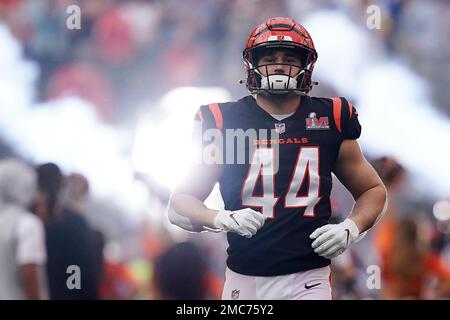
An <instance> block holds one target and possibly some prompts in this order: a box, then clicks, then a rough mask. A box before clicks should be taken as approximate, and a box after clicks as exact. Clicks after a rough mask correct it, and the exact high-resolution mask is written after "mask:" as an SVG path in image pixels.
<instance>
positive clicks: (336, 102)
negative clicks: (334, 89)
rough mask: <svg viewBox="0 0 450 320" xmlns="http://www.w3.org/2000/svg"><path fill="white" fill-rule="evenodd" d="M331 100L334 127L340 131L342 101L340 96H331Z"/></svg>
mask: <svg viewBox="0 0 450 320" xmlns="http://www.w3.org/2000/svg"><path fill="white" fill-rule="evenodd" d="M331 99H332V100H333V118H334V123H336V127H337V129H338V130H339V132H342V130H341V109H342V101H341V99H340V98H337V97H334V98H331Z"/></svg>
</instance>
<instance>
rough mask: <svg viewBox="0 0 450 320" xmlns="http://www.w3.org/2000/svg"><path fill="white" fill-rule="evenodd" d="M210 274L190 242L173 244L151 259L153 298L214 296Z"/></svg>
mask: <svg viewBox="0 0 450 320" xmlns="http://www.w3.org/2000/svg"><path fill="white" fill-rule="evenodd" d="M210 276H211V275H210V271H209V268H208V265H207V262H206V260H205V255H204V252H203V251H202V250H200V249H199V247H197V246H196V245H194V244H193V243H190V242H182V243H178V244H174V245H173V246H172V247H171V248H169V249H168V250H167V251H166V252H164V253H162V254H161V255H160V256H159V257H158V258H157V259H156V261H155V265H154V277H153V284H154V289H155V298H156V299H167V300H204V299H217V298H218V296H217V294H218V292H214V291H215V290H214V289H215V288H214V283H213V280H211V278H210ZM221 289H222V288H220V290H221ZM220 292H221V291H220ZM220 292H219V296H220Z"/></svg>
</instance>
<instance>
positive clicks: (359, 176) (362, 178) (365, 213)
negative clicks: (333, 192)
mask: <svg viewBox="0 0 450 320" xmlns="http://www.w3.org/2000/svg"><path fill="white" fill-rule="evenodd" d="M334 174H335V175H336V177H337V178H338V179H339V180H340V181H341V182H342V184H343V185H344V186H345V187H346V188H347V189H348V191H350V193H351V194H352V196H353V198H354V199H355V205H354V207H353V210H352V212H351V213H350V215H349V218H350V219H352V220H353V221H354V222H355V224H356V226H357V227H358V230H359V232H360V233H361V232H364V231H366V230H368V229H370V228H371V227H373V226H374V224H375V223H376V222H378V221H379V220H380V219H381V217H382V216H383V214H384V212H385V209H386V204H387V194H386V188H385V186H384V184H383V182H382V181H381V179H380V177H379V176H378V174H377V173H376V171H375V170H374V169H373V167H372V166H371V165H370V164H369V162H368V161H367V160H366V158H365V157H364V155H363V154H362V152H361V148H360V147H359V144H358V142H357V141H356V140H344V141H343V142H342V145H341V148H340V151H339V156H338V159H337V162H336V164H335V168H334Z"/></svg>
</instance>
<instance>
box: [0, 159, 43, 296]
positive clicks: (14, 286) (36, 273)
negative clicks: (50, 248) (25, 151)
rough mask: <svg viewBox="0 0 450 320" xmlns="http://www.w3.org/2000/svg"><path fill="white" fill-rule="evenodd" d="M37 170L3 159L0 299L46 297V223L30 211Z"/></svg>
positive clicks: (0, 177) (0, 175) (0, 176)
mask: <svg viewBox="0 0 450 320" xmlns="http://www.w3.org/2000/svg"><path fill="white" fill-rule="evenodd" d="M36 180H37V179H36V174H35V172H34V170H33V168H31V167H30V166H28V165H27V164H25V163H24V162H22V161H19V160H16V159H3V160H0V284H1V285H0V299H1V300H3V299H7V300H17V299H33V300H34V299H45V298H46V297H47V289H46V283H45V272H44V265H45V262H46V257H47V255H46V250H45V238H44V237H45V236H44V226H43V224H42V222H41V221H40V220H39V218H37V217H36V216H35V215H33V214H32V213H31V212H29V211H28V207H29V205H30V204H31V202H32V201H33V200H34V197H35V196H36V190H37V184H36V182H37V181H36Z"/></svg>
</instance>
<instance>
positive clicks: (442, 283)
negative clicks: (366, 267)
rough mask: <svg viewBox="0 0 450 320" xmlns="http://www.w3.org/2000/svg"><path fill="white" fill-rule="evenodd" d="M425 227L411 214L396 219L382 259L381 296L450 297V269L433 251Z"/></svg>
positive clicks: (409, 297) (396, 297)
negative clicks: (389, 244)
mask: <svg viewBox="0 0 450 320" xmlns="http://www.w3.org/2000/svg"><path fill="white" fill-rule="evenodd" d="M425 228H426V226H425V225H423V224H422V223H421V222H420V220H418V219H416V218H414V217H407V218H401V219H398V220H397V221H396V223H395V226H394V234H393V242H392V243H391V247H390V250H389V252H387V253H386V261H384V268H383V281H382V283H383V286H382V298H384V299H442V298H445V299H448V298H450V269H449V268H448V266H446V265H445V262H444V261H443V260H442V259H441V258H440V257H439V255H438V254H437V253H435V252H433V251H432V249H431V247H430V242H429V239H427V237H426V235H427V232H426V229H425Z"/></svg>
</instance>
